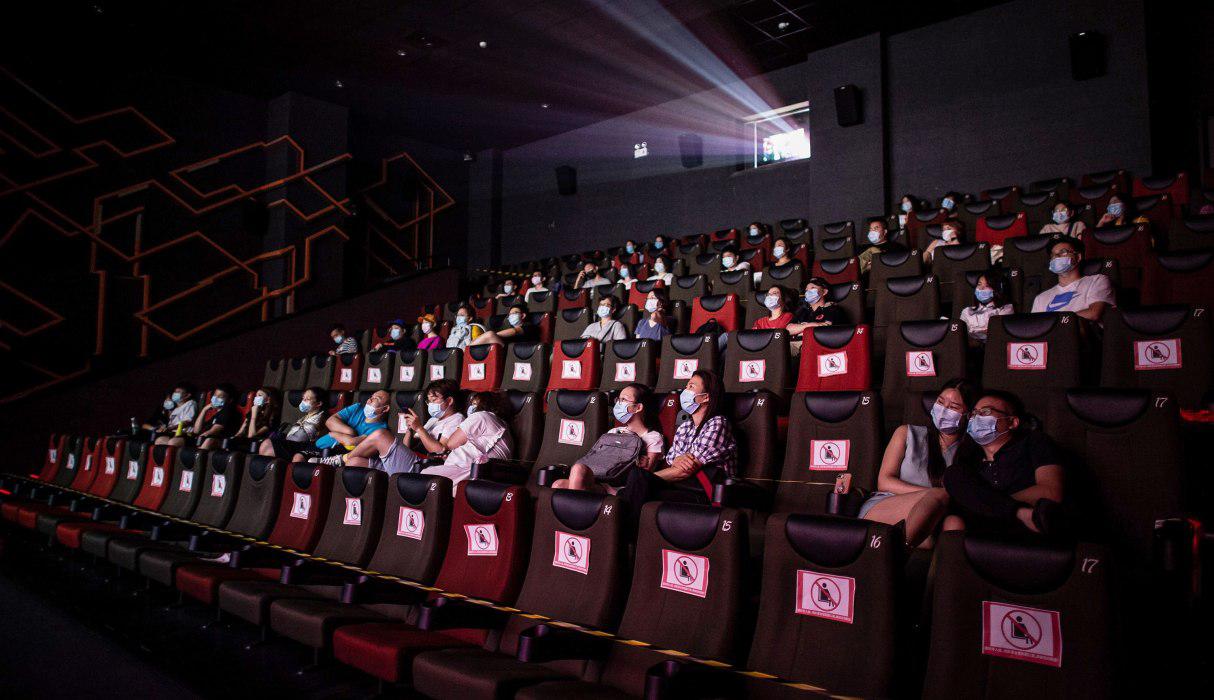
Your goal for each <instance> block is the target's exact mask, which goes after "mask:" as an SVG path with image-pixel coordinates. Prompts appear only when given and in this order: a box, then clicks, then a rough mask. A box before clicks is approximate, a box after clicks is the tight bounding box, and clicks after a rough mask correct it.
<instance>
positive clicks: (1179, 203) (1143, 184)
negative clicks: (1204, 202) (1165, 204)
mask: <svg viewBox="0 0 1214 700" xmlns="http://www.w3.org/2000/svg"><path fill="white" fill-rule="evenodd" d="M1131 193H1132V194H1133V195H1134V196H1135V197H1148V196H1160V195H1167V196H1168V197H1170V198H1171V200H1172V205H1173V206H1174V207H1175V208H1176V211H1177V212H1180V211H1182V210H1183V209H1184V208H1185V207H1186V206H1188V204H1189V175H1188V173H1185V172H1183V171H1181V172H1180V173H1177V174H1176V175H1146V176H1142V177H1136V178H1134V182H1133V184H1132V189H1131Z"/></svg>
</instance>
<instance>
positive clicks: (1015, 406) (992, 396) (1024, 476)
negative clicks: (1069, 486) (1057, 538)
mask: <svg viewBox="0 0 1214 700" xmlns="http://www.w3.org/2000/svg"><path fill="white" fill-rule="evenodd" d="M1022 415H1023V411H1022V409H1021V408H1020V402H1019V400H1018V399H1016V397H1014V396H1012V395H1011V394H1006V393H1004V392H998V391H987V392H985V393H984V394H983V395H982V398H980V399H978V402H977V403H976V404H974V409H973V410H972V411H971V412H970V417H969V423H968V424H967V425H966V433H967V434H968V436H969V438H970V440H972V441H973V442H972V443H969V444H963V445H962V447H961V448H960V449H959V451H958V453H957V455H956V457H955V458H954V459H953V464H952V465H951V466H949V467H948V468H947V469H945V470H944V488H945V490H946V491H948V498H949V513H950V514H949V515H948V516H947V517H946V518H945V520H944V529H945V530H971V531H982V532H994V533H1014V532H1024V531H1025V530H1029V531H1031V532H1036V533H1042V534H1046V535H1055V534H1061V533H1062V531H1064V530H1065V528H1066V523H1065V519H1064V518H1063V516H1062V505H1061V504H1062V500H1063V493H1064V491H1063V481H1064V473H1063V469H1062V466H1061V461H1060V459H1059V457H1058V455H1057V454H1056V452H1055V449H1054V445H1053V443H1052V442H1050V439H1049V438H1048V437H1046V436H1045V434H1044V433H1042V432H1040V431H1037V430H1028V429H1026V428H1025V427H1024V426H1022V424H1021V423H1022V419H1021V416H1022ZM975 446H976V447H975Z"/></svg>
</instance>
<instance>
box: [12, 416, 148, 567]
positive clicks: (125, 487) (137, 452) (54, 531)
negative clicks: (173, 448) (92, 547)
mask: <svg viewBox="0 0 1214 700" xmlns="http://www.w3.org/2000/svg"><path fill="white" fill-rule="evenodd" d="M123 450H124V451H123V452H122V454H121V455H120V456H119V459H118V462H117V464H116V465H115V468H116V472H117V474H116V475H115V476H117V479H116V483H115V484H114V486H113V488H112V489H111V490H110V494H109V496H108V497H107V498H108V499H109V500H111V501H114V502H115V503H117V504H124V505H129V504H131V503H134V502H135V498H136V497H137V496H138V495H139V490H140V487H141V486H142V485H143V483H144V481H145V479H144V476H145V475H146V472H147V470H146V467H147V463H148V456H149V453H150V452H151V446H150V445H149V444H148V443H146V442H138V441H135V440H128V441H126V443H125V444H124V445H123ZM82 515H83V517H79V516H77V515H75V514H66V515H65V514H63V513H61V512H50V511H48V512H45V513H40V514H38V516H37V517H36V518H35V527H36V529H37V530H38V532H40V533H42V534H44V535H46V536H47V537H49V538H51V540H52V541H58V542H61V543H62V541H63V540H62V539H61V538H60V534H59V532H60V528H61V527H62V526H65V525H69V524H70V525H72V530H71V535H70V537H69V538H68V539H69V542H71V543H72V544H70V545H66V546H69V547H71V548H73V549H75V548H78V547H79V546H80V541H79V537H80V532H81V530H82V529H83V528H84V526H85V525H86V524H89V523H93V524H94V526H101V525H102V524H107V525H110V524H113V523H112V522H110V521H109V520H106V521H104V522H103V520H102V519H100V517H99V518H98V519H96V520H94V519H92V518H93V517H94V515H93V514H90V513H84V514H82ZM101 515H102V516H105V517H106V518H109V519H110V520H112V519H115V518H116V517H117V516H118V515H119V513H118V511H117V510H116V509H114V510H108V511H105V512H103V513H102V514H101Z"/></svg>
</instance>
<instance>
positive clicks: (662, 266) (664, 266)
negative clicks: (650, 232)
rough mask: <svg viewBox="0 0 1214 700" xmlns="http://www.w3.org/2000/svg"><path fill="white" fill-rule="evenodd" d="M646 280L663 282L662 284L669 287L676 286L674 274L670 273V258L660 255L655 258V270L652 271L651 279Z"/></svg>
mask: <svg viewBox="0 0 1214 700" xmlns="http://www.w3.org/2000/svg"><path fill="white" fill-rule="evenodd" d="M645 280H646V281H649V280H661V281H662V284H664V285H666V286H667V287H669V286H670V285H672V284H674V274H672V273H671V271H670V258H668V257H666V256H665V255H659V256H658V257H657V258H655V259H654V261H653V270H651V271H650V273H649V277H646V278H645Z"/></svg>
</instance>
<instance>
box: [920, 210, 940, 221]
mask: <svg viewBox="0 0 1214 700" xmlns="http://www.w3.org/2000/svg"><path fill="white" fill-rule="evenodd" d="M938 216H940V210H939V209H928V210H926V211H917V212H915V218H916V219H917V220H918V221H919V222H920V223H924V224H925V223H927V222H929V221H932V220H933V219H935V218H936V217H938Z"/></svg>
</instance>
